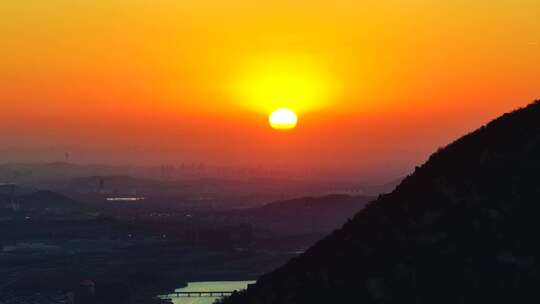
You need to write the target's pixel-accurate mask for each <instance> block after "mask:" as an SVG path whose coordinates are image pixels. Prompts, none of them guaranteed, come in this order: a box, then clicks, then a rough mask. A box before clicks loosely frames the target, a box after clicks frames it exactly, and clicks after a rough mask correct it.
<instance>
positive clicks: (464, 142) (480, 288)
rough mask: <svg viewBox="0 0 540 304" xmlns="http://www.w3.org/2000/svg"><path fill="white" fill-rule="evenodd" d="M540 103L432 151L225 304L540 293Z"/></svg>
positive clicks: (471, 298)
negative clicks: (339, 224)
mask: <svg viewBox="0 0 540 304" xmlns="http://www.w3.org/2000/svg"><path fill="white" fill-rule="evenodd" d="M539 216H540V102H535V103H533V104H531V105H529V106H528V107H526V108H524V109H520V110H517V111H515V112H513V113H509V114H505V115H503V116H502V117H500V118H498V119H496V120H494V121H492V122H491V123H489V124H488V125H487V126H484V127H482V128H480V129H479V130H477V131H475V132H473V133H471V134H469V135H466V136H464V137H463V138H461V139H459V140H457V141H456V142H454V143H452V144H451V145H449V146H447V147H445V148H444V149H440V150H439V151H438V152H436V153H435V154H433V155H432V156H431V157H430V159H429V161H428V162H427V163H425V164H424V165H422V166H421V167H418V168H417V169H416V170H415V172H414V173H413V174H412V175H410V176H409V177H407V178H406V179H405V180H404V181H403V182H402V183H401V184H400V185H399V186H398V187H397V188H396V190H395V191H393V192H392V193H390V194H387V195H383V196H380V197H379V198H378V199H377V200H376V201H375V202H373V203H371V204H369V205H368V207H366V208H365V209H364V210H363V211H361V212H359V213H358V214H357V215H356V216H355V217H354V219H353V220H351V221H349V222H347V223H346V224H345V225H344V226H343V227H342V228H341V229H339V230H337V231H335V232H334V233H332V234H331V235H330V236H328V237H326V238H325V239H323V240H322V241H320V242H318V243H317V244H316V245H315V246H313V247H312V248H310V249H309V250H308V251H307V252H306V253H305V254H303V255H301V256H300V257H298V258H296V259H293V260H291V261H290V262H289V263H288V264H286V265H285V266H283V267H282V268H280V269H278V270H276V271H274V272H272V273H270V274H268V275H265V276H263V277H261V278H260V280H259V281H258V283H257V284H256V285H254V286H252V287H250V288H249V289H248V291H246V292H243V293H240V294H237V295H234V296H232V297H231V298H229V299H227V300H225V301H224V302H225V303H228V304H263V303H264V304H279V303H353V302H354V303H494V302H495V303H531V302H537V301H535V300H538V299H540V294H539V293H538V291H537V287H538V286H540V245H539V244H540V243H539V241H538V240H539V237H538V233H539V232H540V221H539V220H538V218H539Z"/></svg>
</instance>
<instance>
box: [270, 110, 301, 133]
mask: <svg viewBox="0 0 540 304" xmlns="http://www.w3.org/2000/svg"><path fill="white" fill-rule="evenodd" d="M268 122H269V123H270V126H271V127H272V128H274V129H276V130H290V129H294V128H295V127H296V124H298V117H297V116H296V114H295V113H294V112H293V111H291V110H289V109H285V108H281V109H277V110H275V111H274V112H272V113H271V114H270V116H269V117H268Z"/></svg>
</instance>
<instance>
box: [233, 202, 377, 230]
mask: <svg viewBox="0 0 540 304" xmlns="http://www.w3.org/2000/svg"><path fill="white" fill-rule="evenodd" d="M373 199H375V198H374V197H369V196H349V195H337V194H336V195H326V196H322V197H304V198H298V199H293V200H285V201H278V202H273V203H270V204H267V205H264V206H261V207H257V208H251V209H247V210H241V211H238V212H237V213H238V214H240V215H241V216H243V217H244V218H245V219H246V220H247V221H248V222H250V223H251V224H253V225H254V226H256V227H262V228H265V229H267V230H270V231H273V232H276V233H279V234H282V235H299V234H308V233H328V232H330V231H332V230H334V229H336V228H338V227H339V226H340V225H341V224H342V223H343V222H344V221H346V220H347V219H348V218H350V217H352V215H354V214H355V213H356V212H358V211H360V210H362V208H364V207H365V206H366V205H367V203H368V202H370V201H372V200H373Z"/></svg>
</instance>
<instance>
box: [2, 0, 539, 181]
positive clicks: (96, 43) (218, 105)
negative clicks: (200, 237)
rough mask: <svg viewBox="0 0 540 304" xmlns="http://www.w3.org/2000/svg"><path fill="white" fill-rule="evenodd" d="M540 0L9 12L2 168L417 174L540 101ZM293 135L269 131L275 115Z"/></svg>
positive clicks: (88, 6) (117, 2)
mask: <svg viewBox="0 0 540 304" xmlns="http://www.w3.org/2000/svg"><path fill="white" fill-rule="evenodd" d="M538 16H540V2H539V1H538V0H490V1H487V0H478V1H470V0H467V1H465V0H453V1H440V0H415V1H412V0H409V1H407V0H389V1H380V0H378V1H371V0H368V1H356V0H354V1H353V0H333V1H313V0H309V1H308V0H297V1H289V0H287V1H286V0H272V1H246V0H228V1H218V0H197V1H182V0H174V1H173V0H152V1H149V0H148V1H142V0H130V1H128V0H47V1H43V0H20V1H2V2H1V3H0V46H1V47H0V124H1V125H0V140H1V141H2V148H0V160H1V161H2V162H7V161H27V160H39V161H56V160H61V159H62V157H63V153H64V151H70V152H71V154H72V157H73V160H74V161H78V162H123V163H126V162H128V163H129V162H144V163H155V164H158V163H164V162H173V163H179V162H191V161H204V162H207V163H213V164H227V165H249V166H253V165H263V166H294V167H334V168H341V167H348V168H357V169H359V170H360V169H366V168H371V169H374V168H375V169H385V170H391V171H393V172H406V171H407V170H409V169H410V168H412V167H413V166H414V165H416V164H417V163H419V162H421V161H423V160H424V159H425V158H426V157H427V156H428V155H429V154H430V153H431V152H432V151H433V150H435V149H436V148H437V147H439V146H441V145H443V144H446V143H448V142H449V141H451V140H453V139H455V138H457V137H458V136H460V135H462V134H463V133H464V132H467V131H470V130H472V129H474V128H476V127H478V126H480V125H481V124H483V123H485V122H487V121H488V120H489V119H491V118H494V117H496V116H498V115H499V114H501V113H502V112H505V111H509V110H512V109H514V108H516V107H518V106H522V105H525V104H526V103H528V102H531V101H532V100H533V99H535V98H538V97H540V18H538ZM280 106H285V107H290V108H292V109H293V110H295V111H297V112H298V115H299V126H298V128H297V129H296V130H295V131H292V132H277V131H274V130H272V129H270V128H269V127H268V124H267V115H268V114H269V112H270V111H272V110H273V109H274V108H276V107H280Z"/></svg>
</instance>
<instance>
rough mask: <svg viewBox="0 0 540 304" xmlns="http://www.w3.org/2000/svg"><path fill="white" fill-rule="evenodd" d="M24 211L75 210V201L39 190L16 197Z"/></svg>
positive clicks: (76, 205)
mask: <svg viewBox="0 0 540 304" xmlns="http://www.w3.org/2000/svg"><path fill="white" fill-rule="evenodd" d="M16 200H17V202H19V203H20V204H21V207H23V208H24V209H47V208H66V209H69V208H75V207H78V204H77V202H76V201H74V200H72V199H70V198H68V197H66V196H64V195H62V194H59V193H56V192H52V191H48V190H41V191H36V192H33V193H30V194H27V195H23V196H19V197H16Z"/></svg>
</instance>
